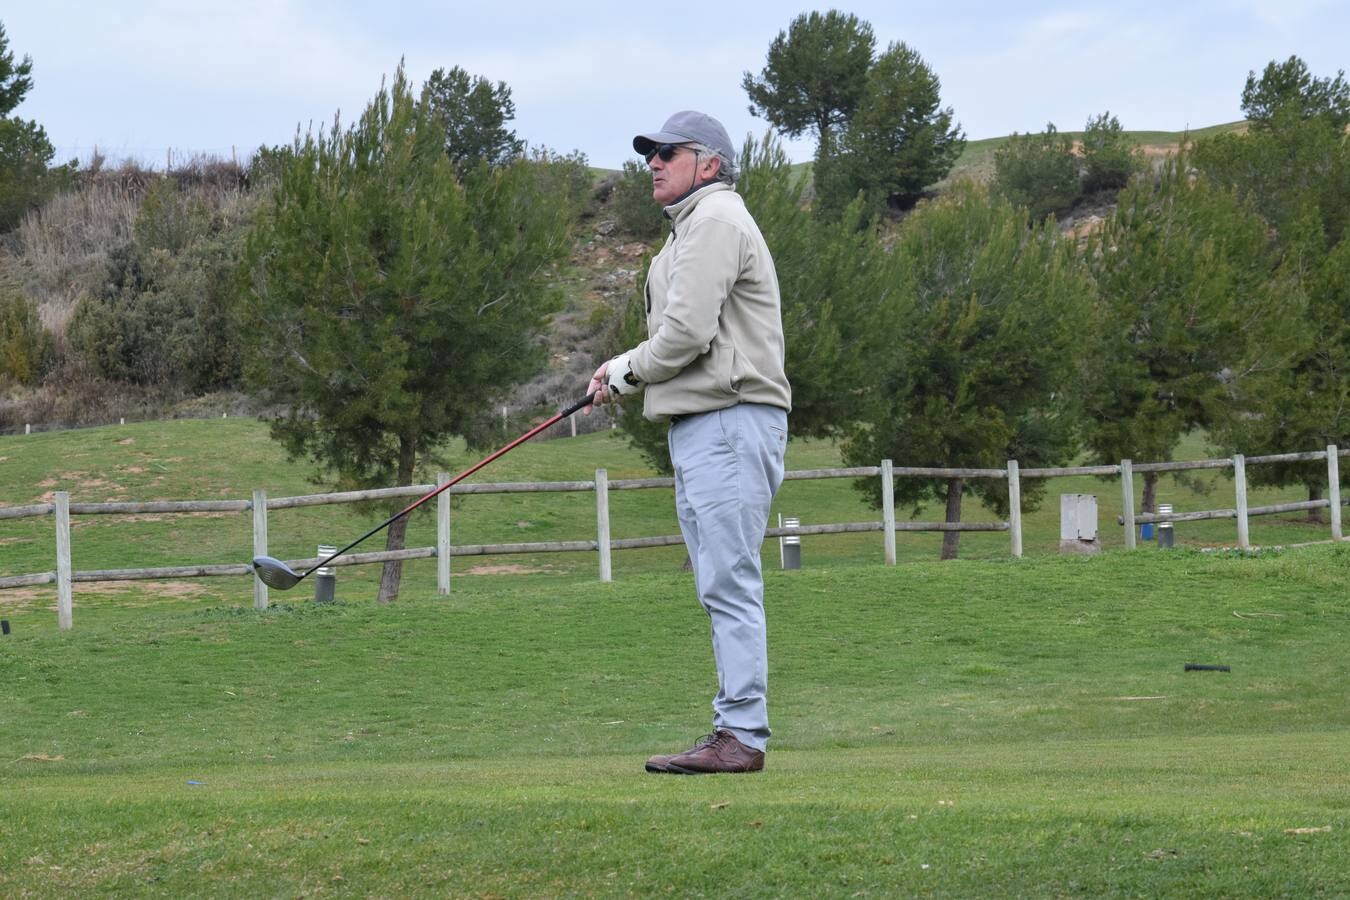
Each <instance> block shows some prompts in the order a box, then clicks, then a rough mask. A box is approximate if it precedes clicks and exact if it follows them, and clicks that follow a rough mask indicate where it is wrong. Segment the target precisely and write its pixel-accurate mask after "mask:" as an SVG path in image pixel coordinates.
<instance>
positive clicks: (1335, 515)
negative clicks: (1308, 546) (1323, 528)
mask: <svg viewBox="0 0 1350 900" xmlns="http://www.w3.org/2000/svg"><path fill="white" fill-rule="evenodd" d="M1327 499H1328V500H1329V501H1331V538H1332V540H1336V541H1339V540H1340V539H1341V538H1342V537H1344V535H1343V534H1342V533H1341V460H1340V453H1339V452H1338V451H1337V450H1336V445H1335V444H1328V445H1327Z"/></svg>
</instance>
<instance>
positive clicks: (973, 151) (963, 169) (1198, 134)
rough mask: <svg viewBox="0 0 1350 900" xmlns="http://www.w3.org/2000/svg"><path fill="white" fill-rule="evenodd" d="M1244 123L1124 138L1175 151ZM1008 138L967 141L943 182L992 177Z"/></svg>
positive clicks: (1074, 134) (804, 167) (804, 171)
mask: <svg viewBox="0 0 1350 900" xmlns="http://www.w3.org/2000/svg"><path fill="white" fill-rule="evenodd" d="M1245 125H1246V123H1245V122H1229V123H1227V124H1224V125H1211V126H1209V127H1207V128H1197V129H1196V130H1194V131H1127V132H1125V135H1126V137H1127V138H1128V139H1129V140H1130V141H1132V142H1133V143H1135V144H1137V145H1140V146H1151V147H1176V146H1180V145H1181V141H1182V140H1183V139H1184V138H1187V137H1189V138H1191V139H1196V138H1203V137H1210V136H1212V135H1215V134H1221V133H1223V132H1227V131H1236V130H1238V129H1241V128H1243V127H1245ZM1061 134H1065V135H1067V136H1068V137H1069V138H1071V139H1072V140H1082V139H1083V132H1081V131H1066V132H1061ZM1010 138H1011V135H1004V136H1002V137H994V138H982V139H980V140H977V141H967V142H966V147H965V150H963V151H962V153H961V156H960V157H959V158H958V159H957V160H956V164H955V165H954V166H953V167H952V171H951V172H950V173H949V174H948V176H947V178H945V179H943V181H944V182H948V181H951V180H952V179H953V178H961V177H973V178H977V179H980V180H987V179H988V178H990V177H991V176H992V175H993V173H994V153H995V152H996V151H997V150H998V149H999V148H1000V147H1002V146H1003V145H1004V144H1006V143H1008V140H1009V139H1010ZM811 168H812V166H811V163H810V162H809V161H808V162H803V163H798V164H796V165H795V166H793V169H794V170H796V171H797V172H798V173H799V175H800V176H801V177H803V178H809V177H810V176H811Z"/></svg>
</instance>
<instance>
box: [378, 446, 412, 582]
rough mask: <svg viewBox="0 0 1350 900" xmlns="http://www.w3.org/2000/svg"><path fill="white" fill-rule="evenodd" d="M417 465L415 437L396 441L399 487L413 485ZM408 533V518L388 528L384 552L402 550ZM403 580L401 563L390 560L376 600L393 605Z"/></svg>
mask: <svg viewBox="0 0 1350 900" xmlns="http://www.w3.org/2000/svg"><path fill="white" fill-rule="evenodd" d="M416 464H417V436H416V435H403V436H402V437H400V438H399V440H398V484H399V486H403V485H407V484H412V483H413V469H414V467H415V466H416ZM396 502H397V503H399V504H402V505H400V506H397V507H395V508H393V509H391V510H389V514H390V515H393V514H394V513H396V512H398V511H399V510H400V509H402V508H403V506H406V505H407V504H406V503H404V502H403V501H401V500H400V501H396ZM407 533H408V517H407V516H404V517H403V518H401V519H399V520H398V521H396V522H395V523H394V524H392V525H390V526H389V532H388V537H386V538H385V541H384V549H386V550H402V549H403V536H404V535H405V534H407ZM402 578H403V561H402V560H390V561H389V562H386V563H385V564H384V570H383V571H382V572H381V573H380V593H379V595H378V596H377V597H376V600H377V601H378V602H379V603H381V604H388V603H393V602H394V600H396V599H398V585H399V582H400V581H401V580H402Z"/></svg>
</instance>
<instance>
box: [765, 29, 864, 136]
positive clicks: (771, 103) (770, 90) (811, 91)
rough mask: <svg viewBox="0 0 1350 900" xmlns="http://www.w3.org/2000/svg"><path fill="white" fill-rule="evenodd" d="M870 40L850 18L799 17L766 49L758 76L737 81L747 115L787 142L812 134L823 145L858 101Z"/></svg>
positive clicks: (848, 115) (861, 89) (846, 118)
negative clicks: (747, 106)
mask: <svg viewBox="0 0 1350 900" xmlns="http://www.w3.org/2000/svg"><path fill="white" fill-rule="evenodd" d="M875 46H876V38H875V37H873V35H872V26H871V25H869V24H868V23H867V22H863V21H861V20H859V18H858V17H857V16H855V15H851V14H846V13H841V12H839V11H837V10H833V9H832V10H830V11H829V12H827V13H825V14H823V15H822V14H821V13H819V12H810V13H802V14H801V15H799V16H797V18H795V19H793V20H792V24H791V25H789V26H788V30H787V31H780V32H778V36H777V37H776V38H774V39H773V43H771V44H770V45H769V52H768V56H767V59H766V61H765V64H764V68H763V69H762V70H761V71H760V74H759V76H758V77H756V76H754V75H751V74H750V73H749V72H746V73H745V77H744V79H743V80H742V82H741V85H742V87H744V88H745V92H746V94H748V95H749V96H750V112H751V113H752V114H753V115H756V116H761V117H762V118H765V119H767V120H768V121H769V122H771V123H772V124H773V125H774V127H775V128H777V129H779V130H780V131H782V132H783V133H784V134H787V135H789V136H791V137H797V136H800V135H801V134H802V133H803V132H808V131H810V132H814V133H815V135H816V137H817V139H818V140H819V142H820V144H821V146H829V144H830V142H831V137H832V135H833V134H834V132H835V130H836V129H838V128H840V127H841V126H843V125H844V124H846V123H847V122H848V120H849V118H850V116H852V115H853V110H854V108H855V107H856V106H857V105H858V101H859V100H860V99H861V98H862V95H863V91H864V89H865V87H866V82H867V72H868V69H869V68H870V67H871V65H872V52H873V49H874V47H875Z"/></svg>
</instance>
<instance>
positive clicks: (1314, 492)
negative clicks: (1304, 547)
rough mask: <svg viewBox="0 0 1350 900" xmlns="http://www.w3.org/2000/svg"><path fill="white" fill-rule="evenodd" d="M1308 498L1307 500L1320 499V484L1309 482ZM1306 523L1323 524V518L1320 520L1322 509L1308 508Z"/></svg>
mask: <svg viewBox="0 0 1350 900" xmlns="http://www.w3.org/2000/svg"><path fill="white" fill-rule="evenodd" d="M1308 499H1309V500H1313V501H1316V500H1321V499H1322V485H1320V484H1310V485H1308ZM1308 524H1310V525H1321V524H1323V520H1322V511H1321V510H1320V509H1310V510H1308Z"/></svg>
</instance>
